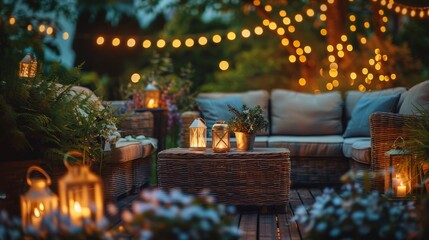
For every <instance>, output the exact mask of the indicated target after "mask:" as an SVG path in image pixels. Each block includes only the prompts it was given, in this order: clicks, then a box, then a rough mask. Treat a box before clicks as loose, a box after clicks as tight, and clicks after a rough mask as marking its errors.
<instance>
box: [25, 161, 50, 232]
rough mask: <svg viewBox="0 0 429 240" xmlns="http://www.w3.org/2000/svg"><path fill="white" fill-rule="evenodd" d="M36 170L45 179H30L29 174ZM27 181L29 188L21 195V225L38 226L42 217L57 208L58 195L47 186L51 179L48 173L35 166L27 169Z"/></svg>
mask: <svg viewBox="0 0 429 240" xmlns="http://www.w3.org/2000/svg"><path fill="white" fill-rule="evenodd" d="M34 171H38V172H40V173H42V175H44V176H45V178H46V179H31V178H30V174H31V173H32V172H34ZM27 183H28V185H29V186H30V189H29V190H28V191H27V192H26V193H25V194H24V195H22V196H21V217H22V226H23V228H24V229H26V228H27V227H28V226H30V225H31V226H33V227H34V228H36V229H37V228H39V227H40V224H41V223H42V219H43V217H46V216H48V215H50V214H52V213H53V212H55V211H56V210H57V209H58V197H57V195H55V194H54V193H53V192H52V191H51V189H50V188H49V187H48V186H49V185H50V184H51V179H50V177H49V176H48V174H47V173H46V172H45V171H44V170H43V169H41V168H40V167H37V166H31V167H30V168H29V169H28V171H27Z"/></svg>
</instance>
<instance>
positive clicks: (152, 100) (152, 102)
mask: <svg viewBox="0 0 429 240" xmlns="http://www.w3.org/2000/svg"><path fill="white" fill-rule="evenodd" d="M147 107H148V108H154V107H155V100H154V99H153V98H151V99H149V102H148V103H147Z"/></svg>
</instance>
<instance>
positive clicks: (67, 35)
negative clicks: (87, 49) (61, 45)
mask: <svg viewBox="0 0 429 240" xmlns="http://www.w3.org/2000/svg"><path fill="white" fill-rule="evenodd" d="M69 38H70V35H69V33H68V32H63V39H64V40H67V39H69Z"/></svg>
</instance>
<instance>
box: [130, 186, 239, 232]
mask: <svg viewBox="0 0 429 240" xmlns="http://www.w3.org/2000/svg"><path fill="white" fill-rule="evenodd" d="M232 213H233V209H231V208H228V207H225V206H224V205H217V204H215V203H214V199H213V197H211V196H210V195H208V194H207V193H204V192H203V193H201V194H200V195H198V196H195V197H194V196H191V195H186V194H183V193H182V192H181V191H179V190H171V191H170V192H168V193H167V192H164V191H161V190H152V191H144V192H143V193H142V195H141V200H139V201H136V202H134V203H133V204H132V208H131V210H125V211H124V212H123V213H122V220H123V222H124V227H125V231H126V233H128V234H129V235H131V236H133V237H134V238H136V239H137V238H138V239H171V240H174V239H236V238H238V236H239V232H238V228H237V226H234V225H233V223H232V219H231V215H230V214H232Z"/></svg>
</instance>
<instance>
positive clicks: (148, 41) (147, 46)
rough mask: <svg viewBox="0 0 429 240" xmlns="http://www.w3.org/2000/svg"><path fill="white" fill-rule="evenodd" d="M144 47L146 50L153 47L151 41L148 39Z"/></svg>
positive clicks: (144, 42) (143, 44)
mask: <svg viewBox="0 0 429 240" xmlns="http://www.w3.org/2000/svg"><path fill="white" fill-rule="evenodd" d="M142 46H143V47H144V48H150V46H152V42H151V41H150V40H147V39H146V40H144V41H143V43H142Z"/></svg>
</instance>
